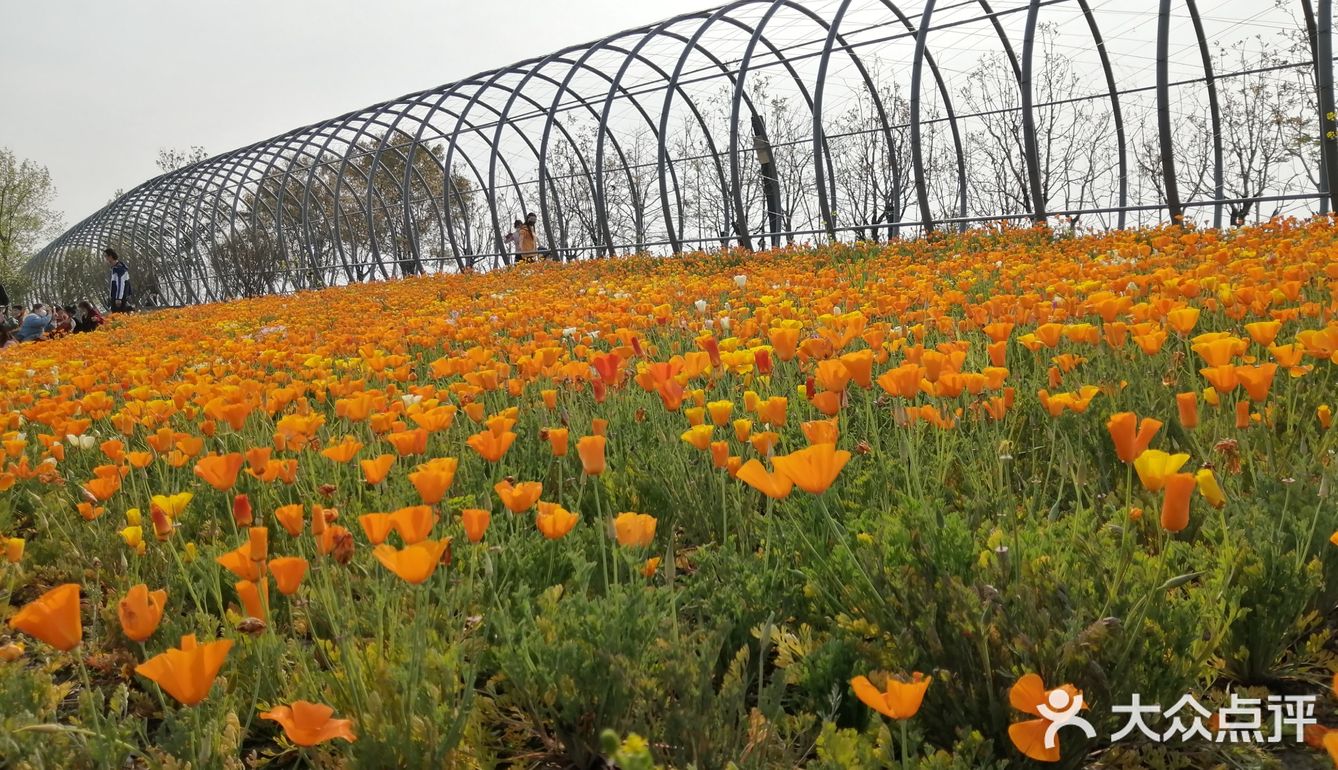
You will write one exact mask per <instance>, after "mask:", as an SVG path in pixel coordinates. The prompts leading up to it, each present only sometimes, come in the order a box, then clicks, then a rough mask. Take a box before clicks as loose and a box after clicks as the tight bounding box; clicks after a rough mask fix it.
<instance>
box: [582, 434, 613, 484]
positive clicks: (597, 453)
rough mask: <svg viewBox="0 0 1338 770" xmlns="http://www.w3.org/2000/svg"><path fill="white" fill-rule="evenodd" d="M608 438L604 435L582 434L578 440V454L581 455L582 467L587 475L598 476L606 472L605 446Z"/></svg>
mask: <svg viewBox="0 0 1338 770" xmlns="http://www.w3.org/2000/svg"><path fill="white" fill-rule="evenodd" d="M607 443H608V440H607V439H605V438H604V437H603V436H582V437H581V438H580V439H578V440H577V441H576V454H578V455H580V456H581V468H582V469H583V470H584V471H585V474H586V475H587V476H598V475H599V474H601V473H603V472H604V467H605V464H604V447H605V445H606V444H607Z"/></svg>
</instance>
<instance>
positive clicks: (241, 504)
mask: <svg viewBox="0 0 1338 770" xmlns="http://www.w3.org/2000/svg"><path fill="white" fill-rule="evenodd" d="M232 520H233V522H235V523H236V524H237V526H239V527H249V526H251V522H252V521H254V520H255V512H254V511H253V510H252V508H251V498H249V497H247V496H246V495H245V494H244V493H243V494H240V495H237V496H236V497H234V498H232Z"/></svg>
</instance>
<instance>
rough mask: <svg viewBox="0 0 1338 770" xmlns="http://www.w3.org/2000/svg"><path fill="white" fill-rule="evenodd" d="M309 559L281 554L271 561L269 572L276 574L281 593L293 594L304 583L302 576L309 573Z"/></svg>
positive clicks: (276, 583)
mask: <svg viewBox="0 0 1338 770" xmlns="http://www.w3.org/2000/svg"><path fill="white" fill-rule="evenodd" d="M307 567H308V564H307V560H306V559H304V558H302V557H301V556H280V557H278V558H277V559H271V560H270V562H269V573H270V574H271V575H273V576H274V584H275V585H276V586H277V587H278V589H279V593H281V594H283V595H284V596H292V595H293V594H295V593H297V589H298V587H299V586H301V585H302V578H304V577H306V575H307Z"/></svg>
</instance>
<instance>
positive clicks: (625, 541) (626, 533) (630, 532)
mask: <svg viewBox="0 0 1338 770" xmlns="http://www.w3.org/2000/svg"><path fill="white" fill-rule="evenodd" d="M655 523H656V522H655V517H654V516H651V515H649V514H645V513H620V514H618V515H617V516H615V517H614V519H613V533H614V537H615V538H616V539H617V540H618V545H621V546H623V547H625V548H644V547H646V546H648V545H650V544H651V541H653V540H654V539H655Z"/></svg>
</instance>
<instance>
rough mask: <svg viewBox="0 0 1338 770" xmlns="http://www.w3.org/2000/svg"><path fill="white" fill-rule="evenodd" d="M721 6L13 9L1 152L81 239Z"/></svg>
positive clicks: (44, 3)
mask: <svg viewBox="0 0 1338 770" xmlns="http://www.w3.org/2000/svg"><path fill="white" fill-rule="evenodd" d="M711 5H713V3H712V2H711V0H635V1H634V2H629V1H628V0H437V2H429V1H428V0H375V2H373V1H372V0H268V1H267V2H261V0H233V2H229V3H198V2H192V1H191V0H133V1H132V0H4V2H3V18H4V23H3V24H0V147H9V148H10V149H11V150H13V151H14V152H15V153H16V154H17V155H18V156H19V157H20V158H29V159H31V160H34V161H36V162H38V163H41V164H43V165H45V166H46V167H47V168H48V169H49V170H50V171H51V176H52V179H53V181H54V182H55V184H56V187H57V188H58V191H59V197H58V198H57V201H56V205H57V208H58V209H60V210H61V211H63V212H64V213H65V224H66V225H67V226H68V225H73V224H74V223H76V222H78V221H79V220H80V219H82V218H83V217H85V216H87V215H88V214H91V213H92V212H93V211H95V210H97V209H98V208H100V207H101V206H102V205H104V204H105V203H106V202H107V200H108V199H109V198H110V196H111V195H112V193H113V192H115V191H116V190H117V189H118V188H119V189H126V190H128V189H130V188H132V187H134V186H135V185H137V184H139V183H140V182H143V181H144V180H146V179H148V178H149V177H152V176H154V175H156V174H157V173H158V170H157V168H156V166H155V165H154V162H155V161H156V159H157V157H158V150H159V148H161V147H176V148H186V147H188V146H190V145H203V146H204V147H205V148H206V149H207V150H209V152H210V153H211V154H216V153H220V152H224V151H226V150H230V149H233V148H235V147H239V146H242V145H246V144H250V143H251V142H254V141H256V140H258V139H263V138H266V137H269V136H273V135H274V134H278V133H281V132H283V131H286V130H288V129H291V128H296V127H297V126H301V125H305V124H308V123H313V122H315V121H318V120H321V119H323V118H328V117H331V116H334V115H338V114H341V113H344V112H348V111H350V110H354V109H357V108H361V107H365V106H368V105H370V104H374V103H376V102H380V101H383V100H386V99H389V98H391V97H395V96H399V95H401V94H406V93H409V92H412V91H417V90H421V89H424V88H429V87H432V86H436V85H440V84H442V83H448V82H450V81H453V80H456V79H458V78H461V77H464V76H467V75H472V74H474V73H476V72H480V71H483V70H486V69H489V68H492V67H496V66H499V65H504V64H510V63H511V62H514V61H517V60H520V59H524V58H526V57H529V56H533V55H536V54H544V53H548V52H549V51H551V50H553V49H555V48H560V47H562V46H564V45H568V44H573V43H580V42H584V41H587V40H591V39H595V38H598V37H601V36H603V35H606V34H609V33H612V32H616V31H618V30H621V29H625V28H627V27H633V26H638V25H641V24H645V23H648V22H652V21H657V20H659V19H662V18H665V17H668V16H672V15H675V14H677V13H683V12H687V11H695V10H700V9H701V8H705V7H709V6H711Z"/></svg>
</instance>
